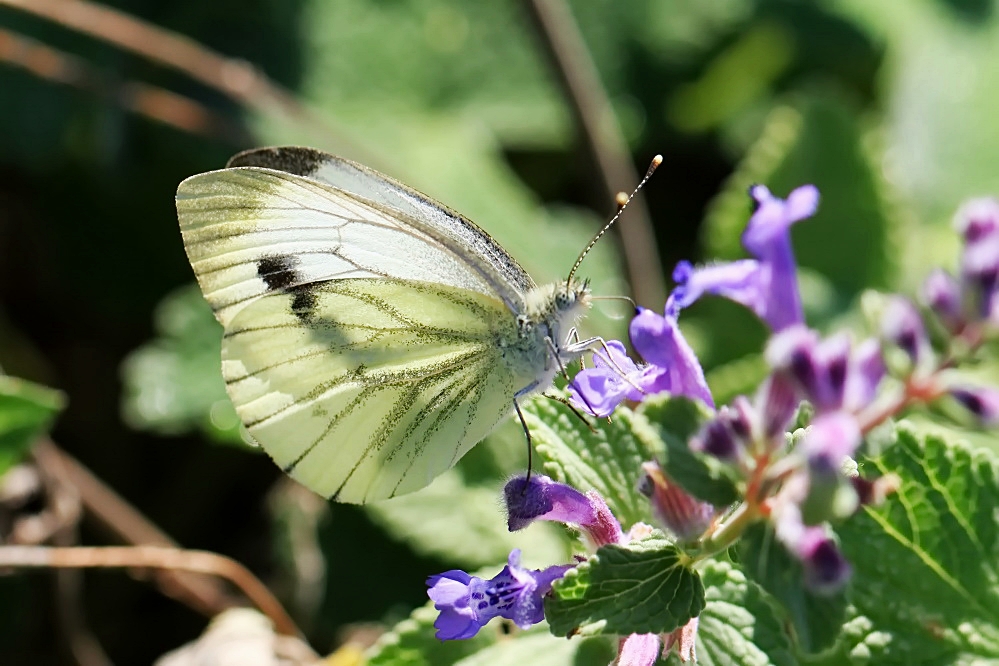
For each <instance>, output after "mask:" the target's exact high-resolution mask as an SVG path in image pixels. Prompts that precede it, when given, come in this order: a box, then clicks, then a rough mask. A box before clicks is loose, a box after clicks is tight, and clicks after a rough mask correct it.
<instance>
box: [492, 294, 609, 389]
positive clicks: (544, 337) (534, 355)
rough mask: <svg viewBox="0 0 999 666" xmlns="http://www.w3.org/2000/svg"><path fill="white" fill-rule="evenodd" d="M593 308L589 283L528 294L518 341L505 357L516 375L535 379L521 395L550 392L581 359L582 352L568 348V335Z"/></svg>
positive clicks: (518, 324)
mask: <svg viewBox="0 0 999 666" xmlns="http://www.w3.org/2000/svg"><path fill="white" fill-rule="evenodd" d="M589 307H590V287H589V284H588V283H587V282H573V283H566V282H561V283H553V284H548V285H543V286H540V287H535V288H533V289H531V290H530V291H529V292H527V294H525V298H524V312H523V314H520V315H518V317H517V340H516V342H514V343H513V345H511V347H512V348H508V350H507V354H506V355H505V356H506V357H507V359H508V361H509V362H511V365H514V366H516V368H515V372H516V374H518V375H520V376H526V377H533V382H531V383H530V384H528V385H527V386H524V387H522V388H521V391H520V392H519V393H518V395H526V394H529V393H532V392H534V391H543V390H545V389H547V388H548V387H550V386H551V384H552V381H553V379H554V378H555V375H556V374H557V373H558V372H559V370H560V368H561V367H562V366H565V365H566V364H567V363H570V362H572V361H574V360H576V359H577V358H579V356H580V355H581V354H582V350H581V349H577V348H575V347H574V346H573V345H572V344H566V343H567V340H566V335H567V334H568V332H569V331H570V329H572V327H573V326H574V325H575V322H576V320H577V319H579V318H580V317H581V316H582V315H583V313H584V312H585V311H586V309H587V308H589Z"/></svg>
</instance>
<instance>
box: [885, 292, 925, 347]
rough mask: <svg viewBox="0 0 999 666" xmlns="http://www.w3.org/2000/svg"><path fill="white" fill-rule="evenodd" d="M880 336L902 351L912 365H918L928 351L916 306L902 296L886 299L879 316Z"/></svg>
mask: <svg viewBox="0 0 999 666" xmlns="http://www.w3.org/2000/svg"><path fill="white" fill-rule="evenodd" d="M881 335H882V336H884V338H885V340H888V341H889V342H890V343H892V344H893V345H895V346H897V347H898V348H899V349H901V350H902V351H904V352H905V354H906V355H907V356H908V357H909V360H910V361H911V362H912V363H913V364H918V363H919V362H920V361H921V360H922V359H923V358H925V357H926V355H927V354H928V353H929V351H930V349H929V347H930V340H929V338H928V337H927V336H926V328H925V327H924V326H923V318H922V317H921V316H920V315H919V311H918V310H917V309H916V306H915V305H913V304H912V302H911V301H909V299H907V298H905V297H903V296H892V297H891V298H889V299H888V303H887V305H886V306H885V309H884V312H883V313H882V315H881Z"/></svg>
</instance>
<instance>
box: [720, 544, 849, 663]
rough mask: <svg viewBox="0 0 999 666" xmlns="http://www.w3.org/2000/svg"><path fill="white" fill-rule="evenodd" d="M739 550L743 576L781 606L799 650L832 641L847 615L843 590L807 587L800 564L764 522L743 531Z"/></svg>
mask: <svg viewBox="0 0 999 666" xmlns="http://www.w3.org/2000/svg"><path fill="white" fill-rule="evenodd" d="M739 553H740V557H741V560H742V568H743V571H745V573H746V575H747V576H748V577H749V578H750V579H751V580H753V581H755V582H756V583H758V584H759V585H760V587H762V588H763V589H764V590H766V591H767V592H769V593H770V594H771V595H772V596H773V597H774V598H775V599H776V600H777V601H778V603H780V604H781V606H783V608H784V612H785V613H786V614H787V619H788V621H789V622H790V624H791V627H792V628H793V631H794V637H795V638H796V640H797V644H798V647H799V649H800V650H801V651H802V652H805V653H815V652H821V651H822V650H825V649H827V648H829V647H831V646H832V645H833V643H835V641H836V638H837V636H838V635H839V631H840V627H841V626H842V625H843V620H844V618H845V617H846V594H845V593H844V592H842V591H841V592H839V593H837V594H832V595H819V594H815V593H813V592H811V591H810V590H808V589H807V588H806V587H805V584H804V572H803V570H802V567H801V563H800V562H799V561H798V560H797V559H795V558H794V557H793V556H792V555H791V554H790V553H789V552H787V549H786V548H784V546H783V545H782V544H781V543H780V542H778V541H777V540H776V539H775V538H774V535H773V532H772V530H770V529H768V528H767V527H765V526H763V525H754V526H753V527H751V528H750V529H749V530H747V531H746V534H745V536H743V538H742V540H741V541H740V542H739Z"/></svg>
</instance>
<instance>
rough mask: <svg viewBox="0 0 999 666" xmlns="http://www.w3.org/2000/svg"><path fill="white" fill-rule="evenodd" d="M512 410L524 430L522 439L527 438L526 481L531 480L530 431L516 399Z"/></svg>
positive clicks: (525, 488) (531, 452)
mask: <svg viewBox="0 0 999 666" xmlns="http://www.w3.org/2000/svg"><path fill="white" fill-rule="evenodd" d="M513 408H514V409H515V410H517V418H519V419H520V425H521V427H523V428H524V437H526V438H527V480H528V481H530V480H531V467H532V466H533V464H534V446H533V445H532V442H531V429H530V428H528V427H527V421H526V420H524V412H522V411H520V403H518V402H517V398H514V399H513ZM524 490H525V491H526V490H527V484H526V483H525V484H524Z"/></svg>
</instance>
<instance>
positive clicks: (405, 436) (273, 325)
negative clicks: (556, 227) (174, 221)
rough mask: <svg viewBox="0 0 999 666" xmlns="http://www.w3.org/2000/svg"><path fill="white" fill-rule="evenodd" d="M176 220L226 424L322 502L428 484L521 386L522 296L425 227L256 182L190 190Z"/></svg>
mask: <svg viewBox="0 0 999 666" xmlns="http://www.w3.org/2000/svg"><path fill="white" fill-rule="evenodd" d="M177 209H178V216H179V218H180V223H181V231H182V234H183V237H184V244H185V248H186V249H187V252H188V257H189V259H190V260H191V265H192V266H193V267H194V271H195V274H196V276H197V278H198V282H199V284H200V285H201V288H202V291H203V292H204V293H205V297H206V299H207V300H208V302H209V303H210V304H211V305H212V307H213V309H214V311H215V314H216V316H217V317H218V319H219V321H220V322H222V324H223V325H224V327H225V329H226V334H225V338H224V340H223V374H224V376H225V379H226V382H227V388H228V391H229V395H230V397H231V398H232V400H233V403H234V405H235V406H236V409H237V412H238V413H239V414H240V417H241V418H242V420H243V422H244V423H245V424H246V425H247V428H248V430H249V431H250V433H251V434H252V435H253V436H254V437H255V438H256V439H257V440H258V442H259V443H260V444H261V445H262V446H263V447H264V449H265V450H267V451H268V453H270V454H271V456H272V457H274V458H275V460H277V462H278V464H280V465H281V466H282V467H284V468H285V469H286V470H288V471H289V472H290V473H291V474H292V475H293V476H295V477H296V478H298V479H299V480H301V481H302V482H303V483H304V484H305V485H307V486H309V487H310V488H312V489H313V490H315V491H316V492H319V493H321V494H324V495H327V496H334V497H336V498H337V499H339V500H340V501H348V502H364V501H371V500H374V499H380V498H384V497H391V496H393V495H396V494H400V493H403V492H409V491H411V490H415V489H417V488H420V487H422V486H424V485H426V484H427V483H429V481H430V480H431V479H432V478H433V477H434V476H436V475H438V474H439V473H440V472H442V471H443V470H445V469H447V468H448V467H449V466H450V465H452V464H454V462H455V461H457V459H458V458H460V456H461V455H462V454H463V453H464V452H465V451H467V449H468V448H470V447H471V446H472V445H474V444H475V443H476V442H477V441H478V440H479V439H481V438H482V437H484V436H485V435H486V434H487V433H488V432H489V430H490V429H491V428H492V427H493V426H494V425H495V424H496V422H497V421H498V420H499V419H500V418H501V417H502V416H503V415H504V414H506V413H507V412H508V411H509V409H510V406H511V402H512V399H513V395H514V393H515V391H516V390H518V389H520V388H522V387H523V386H526V385H527V384H529V383H530V382H531V381H533V378H534V376H535V373H534V372H533V371H532V370H530V369H529V368H525V367H524V365H525V364H524V363H523V355H522V354H519V355H518V354H514V355H512V356H511V355H505V354H504V351H503V348H504V347H506V348H509V347H511V346H512V345H513V344H515V343H516V340H517V331H516V321H515V318H514V315H513V314H512V311H511V308H510V306H509V305H508V304H509V303H514V304H515V306H516V307H522V298H523V294H522V292H521V291H520V290H519V288H518V287H517V286H516V285H513V284H510V283H509V282H508V280H507V277H506V275H505V274H504V273H503V272H502V270H500V269H499V268H498V267H497V266H496V265H495V263H492V262H489V261H486V260H484V259H483V258H482V256H480V255H478V254H475V253H470V252H468V251H466V250H467V249H466V248H465V247H464V246H462V245H460V244H459V241H456V240H455V237H454V236H453V235H449V234H447V233H444V232H443V231H441V229H439V228H436V227H434V226H432V225H429V224H427V223H425V222H424V221H422V220H421V219H417V218H413V217H410V216H409V215H408V214H407V213H405V212H403V211H399V210H398V209H395V208H391V207H389V206H387V205H385V204H384V202H382V203H379V202H376V201H370V200H366V199H364V198H361V197H358V196H355V195H353V194H351V193H347V192H345V191H343V190H340V189H338V188H336V187H333V186H331V185H329V184H328V183H325V182H322V181H319V180H316V179H311V178H305V177H302V176H298V175H295V174H292V173H288V172H281V171H276V170H271V169H263V168H234V169H225V170H222V171H216V172H210V173H207V174H200V175H198V176H194V177H192V178H189V179H187V180H185V181H184V182H183V183H181V185H180V187H179V188H178V194H177ZM518 311H519V310H518ZM514 357H516V359H517V360H516V362H511V359H513V358H514Z"/></svg>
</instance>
